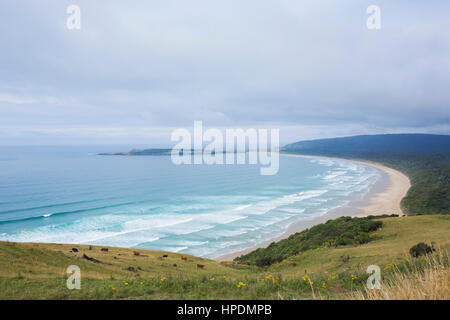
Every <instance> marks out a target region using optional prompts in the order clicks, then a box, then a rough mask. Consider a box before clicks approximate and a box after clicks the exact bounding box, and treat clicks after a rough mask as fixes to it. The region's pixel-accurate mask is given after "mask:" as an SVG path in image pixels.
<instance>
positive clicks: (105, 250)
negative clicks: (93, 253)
mask: <svg viewBox="0 0 450 320" xmlns="http://www.w3.org/2000/svg"><path fill="white" fill-rule="evenodd" d="M100 251H103V252H108V248H101V249H100Z"/></svg>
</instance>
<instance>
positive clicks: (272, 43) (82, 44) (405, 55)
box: [0, 0, 450, 146]
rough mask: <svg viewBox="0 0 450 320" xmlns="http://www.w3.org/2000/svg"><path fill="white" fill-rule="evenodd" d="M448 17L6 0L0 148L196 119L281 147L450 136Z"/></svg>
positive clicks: (163, 136) (200, 3)
mask: <svg viewBox="0 0 450 320" xmlns="http://www.w3.org/2000/svg"><path fill="white" fill-rule="evenodd" d="M71 4H76V5H78V6H79V7H80V9H81V29H80V30H69V29H68V28H67V27H66V20H67V18H68V16H69V15H68V14H67V13H66V9H67V7H68V6H69V5H71ZM371 4H376V5H379V6H380V8H381V30H368V29H367V27H366V20H367V17H368V14H367V13H366V9H367V7H368V6H369V5H371ZM449 15H450V1H448V0H442V1H433V0H428V1H418V0H417V1H411V0H408V1H401V0H395V1H392V0H391V1H373V0H371V1H365V0H355V1H344V0H343V1H336V0H332V1H326V0H321V1H317V0H312V1H303V0H245V1H242V0H240V1H237V0H214V1H212V0H179V1H171V0H158V1H155V0H146V1H137V0H134V1H121V0H96V1H92V0H72V1H69V0H59V1H54V0H40V1H20V0H2V1H1V2H0V40H1V44H2V45H1V50H0V145H28V144H33V145H36V144H121V143H126V144H133V143H136V144H139V145H142V144H145V145H148V146H163V145H171V144H173V143H171V142H170V134H171V131H172V130H173V129H175V128H179V127H186V128H189V127H192V125H193V122H194V120H203V122H204V125H205V126H208V127H219V128H231V127H242V128H248V127H253V128H280V133H281V140H282V141H281V142H282V143H288V142H293V141H297V140H303V139H311V138H322V137H333V136H345V135H356V134H367V133H390V132H432V133H445V134H449V133H450V19H449Z"/></svg>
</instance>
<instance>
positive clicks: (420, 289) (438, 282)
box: [348, 250, 450, 300]
mask: <svg viewBox="0 0 450 320" xmlns="http://www.w3.org/2000/svg"><path fill="white" fill-rule="evenodd" d="M415 260H416V259H415ZM449 266H450V257H449V254H448V251H440V250H439V252H438V253H437V254H433V255H431V254H430V255H427V256H426V257H421V258H420V259H417V260H416V261H412V262H411V263H407V264H404V265H402V266H401V267H396V268H394V269H393V271H392V272H391V274H390V275H388V276H387V277H386V279H384V280H383V281H382V286H381V289H380V290H370V289H368V288H367V287H365V288H364V289H362V290H358V291H356V292H354V293H352V294H350V295H349V296H348V298H349V299H358V300H450V268H449Z"/></svg>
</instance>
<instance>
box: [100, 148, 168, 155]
mask: <svg viewBox="0 0 450 320" xmlns="http://www.w3.org/2000/svg"><path fill="white" fill-rule="evenodd" d="M171 150H172V149H133V150H131V151H129V152H106V153H99V155H101V156H166V155H170V153H171Z"/></svg>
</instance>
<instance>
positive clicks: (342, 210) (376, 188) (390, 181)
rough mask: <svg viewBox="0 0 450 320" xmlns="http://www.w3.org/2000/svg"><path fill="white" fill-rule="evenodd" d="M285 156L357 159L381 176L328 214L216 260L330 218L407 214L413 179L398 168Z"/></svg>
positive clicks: (262, 246)
mask: <svg viewBox="0 0 450 320" xmlns="http://www.w3.org/2000/svg"><path fill="white" fill-rule="evenodd" d="M280 155H283V156H290V157H301V158H314V159H317V158H322V159H333V160H339V161H348V162H355V163H359V164H363V165H367V166H371V167H374V168H376V169H378V170H379V171H380V172H381V174H382V176H381V177H380V178H379V179H378V180H377V182H376V183H375V184H374V185H372V186H371V187H370V189H369V191H368V192H367V193H366V194H365V195H364V197H363V199H362V200H355V201H352V202H350V203H348V204H347V205H344V206H342V207H339V208H336V209H333V210H330V211H329V212H327V213H326V214H324V215H322V216H319V217H313V218H310V219H305V220H300V221H297V222H294V223H292V224H291V225H290V226H289V227H288V228H287V229H286V231H285V232H284V233H283V234H282V235H280V236H278V237H275V238H272V239H269V240H266V241H264V242H262V243H260V244H259V245H258V246H255V247H252V248H248V249H244V250H240V251H236V252H232V253H229V254H225V255H222V256H219V257H216V258H214V260H217V261H222V260H233V259H234V258H236V257H238V256H240V255H242V254H246V253H249V252H251V251H253V250H255V249H258V248H264V247H267V246H268V245H269V244H270V243H272V242H274V241H280V240H283V239H286V238H288V237H289V236H290V235H292V234H294V233H297V232H300V231H303V230H305V229H307V228H311V227H313V226H315V225H317V224H320V223H325V222H327V221H328V220H330V219H336V218H339V217H343V216H351V217H359V218H361V217H367V216H369V215H373V216H378V215H383V214H389V215H391V214H398V215H400V216H402V215H405V214H404V213H403V210H402V208H401V205H400V202H401V200H402V199H403V198H404V197H405V196H406V194H407V192H408V190H409V188H410V187H411V182H410V180H409V178H408V176H406V175H405V174H403V173H402V172H400V171H397V170H395V169H392V168H389V167H386V166H384V165H382V164H380V163H376V162H372V161H365V160H351V159H345V158H337V157H325V156H314V155H302V154H286V153H283V154H280Z"/></svg>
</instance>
